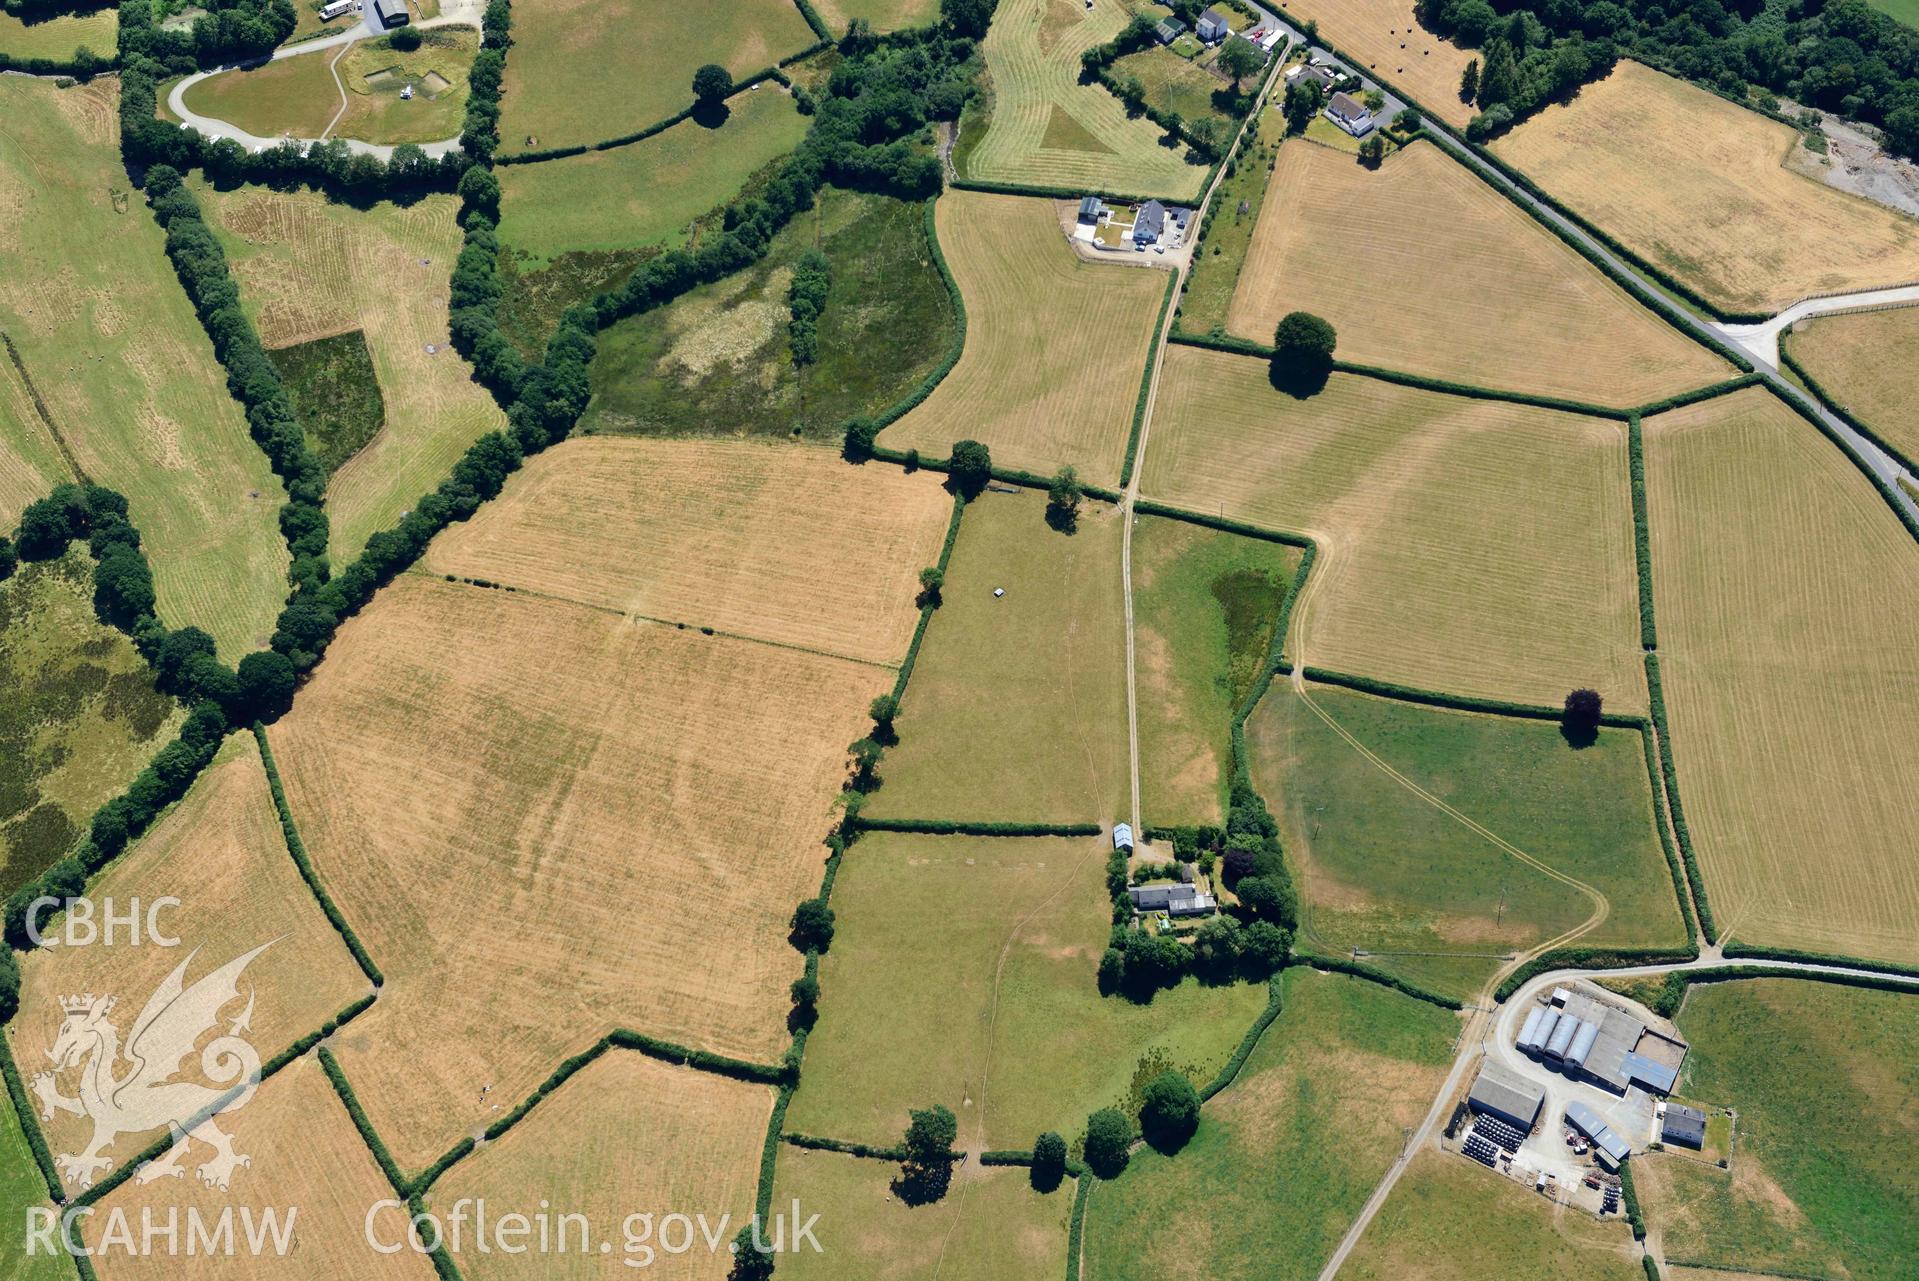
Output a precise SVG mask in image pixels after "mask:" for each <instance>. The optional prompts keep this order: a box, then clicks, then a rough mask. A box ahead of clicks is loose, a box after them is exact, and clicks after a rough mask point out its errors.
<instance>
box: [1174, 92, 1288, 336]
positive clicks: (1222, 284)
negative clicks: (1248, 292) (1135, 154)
mask: <svg viewBox="0 0 1919 1281" xmlns="http://www.w3.org/2000/svg"><path fill="white" fill-rule="evenodd" d="M1285 137H1286V117H1285V115H1284V114H1283V113H1282V112H1280V111H1278V110H1276V109H1273V108H1271V107H1267V108H1262V109H1261V111H1260V113H1259V120H1258V122H1257V123H1256V124H1254V126H1253V128H1252V132H1251V134H1250V136H1249V138H1248V140H1247V142H1246V144H1245V147H1244V149H1243V150H1242V151H1241V152H1240V153H1239V161H1238V163H1237V164H1235V165H1234V166H1233V169H1232V172H1230V173H1222V176H1221V178H1220V181H1219V188H1218V190H1216V191H1215V192H1214V193H1213V203H1212V206H1211V208H1212V221H1211V223H1210V224H1208V226H1207V229H1206V233H1205V235H1204V237H1202V239H1201V240H1200V243H1199V245H1198V247H1197V248H1196V249H1195V250H1194V251H1193V265H1192V268H1191V270H1190V271H1188V273H1187V276H1186V290H1185V292H1184V293H1183V294H1181V296H1180V297H1179V299H1178V300H1177V301H1176V302H1175V303H1174V306H1176V307H1177V308H1178V310H1179V321H1178V324H1179V327H1180V328H1181V329H1183V330H1185V331H1186V332H1188V333H1195V334H1206V333H1217V334H1219V335H1220V336H1222V337H1224V336H1225V333H1226V311H1227V308H1228V307H1230V306H1231V305H1232V301H1233V294H1234V292H1235V290H1237V288H1238V286H1239V277H1240V272H1241V271H1242V270H1243V269H1244V267H1245V264H1246V255H1247V251H1248V250H1249V248H1250V247H1251V245H1252V242H1253V232H1254V229H1255V228H1256V227H1257V225H1258V222H1259V215H1260V212H1261V210H1263V209H1264V208H1265V203H1266V196H1267V193H1268V189H1269V185H1270V182H1271V179H1272V172H1273V165H1274V163H1275V161H1276V160H1277V158H1278V149H1279V146H1280V143H1281V142H1283V141H1284V140H1285Z"/></svg>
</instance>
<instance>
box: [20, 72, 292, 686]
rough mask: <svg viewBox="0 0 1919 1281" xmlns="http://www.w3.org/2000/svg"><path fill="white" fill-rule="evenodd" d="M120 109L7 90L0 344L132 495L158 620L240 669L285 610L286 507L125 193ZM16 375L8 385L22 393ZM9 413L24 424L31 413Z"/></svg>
mask: <svg viewBox="0 0 1919 1281" xmlns="http://www.w3.org/2000/svg"><path fill="white" fill-rule="evenodd" d="M118 107H119V102H118V82H117V81H116V80H114V79H112V78H110V77H107V78H102V79H99V80H95V81H94V82H93V83H91V84H89V85H85V86H77V87H75V88H71V89H60V88H57V87H56V86H54V85H53V84H52V83H50V82H48V81H43V80H31V79H28V78H26V77H23V76H6V77H0V120H4V121H5V122H6V127H5V129H4V130H0V332H4V333H5V334H6V336H7V338H8V339H9V340H10V342H11V344H12V346H13V348H14V351H15V352H16V353H17V354H18V357H19V360H20V363H21V364H22V365H24V366H25V368H26V371H27V376H28V378H29V379H31V381H32V385H33V386H34V388H36V389H37V390H38V392H39V394H40V395H41V397H43V398H44V400H45V402H46V405H47V408H48V411H49V413H50V414H51V416H52V419H53V422H54V424H55V426H56V427H57V428H58V430H59V432H60V434H61V435H62V437H64V439H65V441H66V445H67V447H68V449H69V450H71V451H72V453H73V456H74V458H75V460H76V462H77V463H78V465H79V467H80V468H81V469H82V470H84V471H85V473H86V474H87V476H88V477H89V478H90V479H92V480H93V481H95V482H96V483H98V484H102V485H107V486H110V487H112V488H114V489H117V490H119V491H120V492H121V493H123V494H125V495H126V497H127V502H128V505H129V508H130V513H131V516H132V519H133V523H134V524H135V525H137V526H139V528H140V534H141V537H142V539H143V541H144V545H145V548H146V552H147V556H148V558H149V560H151V561H152V564H153V577H154V587H155V590H156V592H157V594H158V597H159V614H160V618H161V620H162V621H163V622H165V623H166V624H167V625H168V626H171V627H184V626H186V625H188V624H192V625H194V626H196V627H200V628H202V629H204V630H205V631H206V632H208V633H209V634H210V635H212V636H213V638H214V640H215V641H217V642H218V644H219V646H220V653H221V657H223V658H225V659H226V660H227V661H228V662H233V661H236V660H237V659H238V658H239V656H240V655H241V654H244V653H246V652H248V651H249V650H252V649H255V648H258V647H260V646H262V645H264V644H265V643H266V639H267V636H268V634H269V633H270V632H271V631H272V630H273V619H274V617H275V616H276V615H277V614H278V613H279V611H280V607H281V605H282V603H283V602H284V600H285V597H286V582H285V575H286V564H287V551H286V544H285V542H284V541H282V539H281V537H280V527H279V518H278V514H279V507H280V504H281V503H282V502H284V501H285V497H284V494H285V491H284V490H283V489H282V488H281V486H280V482H279V481H278V480H277V479H275V477H274V475H273V472H272V470H271V469H270V468H269V467H268V466H267V460H266V455H265V454H263V453H261V452H260V448H259V446H257V445H255V444H254V443H253V441H252V440H251V439H250V438H249V437H248V435H247V425H246V419H245V417H244V416H243V415H242V414H241V412H240V407H239V405H238V404H236V403H235V402H234V401H233V399H232V397H230V396H229V395H228V394H227V388H226V375H225V374H224V373H223V372H222V370H221V368H220V366H219V364H218V362H217V361H215V360H214V358H213V347H212V345H211V344H210V343H209V342H208V341H207V337H206V331H205V330H203V329H202V328H201V327H200V322H199V321H198V320H197V319H196V318H195V317H194V314H193V307H192V304H191V303H189V302H188V301H187V296H186V293H185V292H184V291H183V290H182V289H181V288H180V282H179V280H178V279H176V278H175V276H174V273H173V267H172V265H171V264H170V263H169V262H168V261H167V257H166V253H165V249H164V246H163V244H162V241H163V237H162V235H161V232H160V228H159V226H158V225H157V224H156V223H155V222H154V221H153V218H152V216H151V215H150V214H149V213H148V212H147V211H146V210H145V209H144V208H143V207H142V205H143V203H144V202H143V201H142V199H141V197H140V195H139V193H137V192H134V191H131V190H129V189H128V185H127V177H126V170H125V168H124V167H123V166H122V165H121V162H120V152H119V124H118V118H117V111H118ZM12 363H13V362H12V361H11V360H8V361H7V366H8V367H7V368H6V370H5V372H4V374H0V378H4V379H6V380H7V381H10V382H16V383H17V382H18V381H19V372H18V370H17V369H14V368H12V367H11V366H12ZM19 390H21V391H24V384H22V385H21V386H20V388H19ZM4 400H5V401H6V402H7V403H9V404H13V405H15V406H16V408H15V409H13V410H10V411H3V412H6V413H7V415H8V416H10V417H19V416H21V415H24V414H25V413H27V412H31V411H32V401H31V400H30V399H27V400H26V401H25V402H24V404H23V403H22V402H21V398H20V397H19V396H18V395H14V394H11V393H10V394H8V395H6V396H5V397H4Z"/></svg>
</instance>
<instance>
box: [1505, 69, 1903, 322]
mask: <svg viewBox="0 0 1919 1281" xmlns="http://www.w3.org/2000/svg"><path fill="white" fill-rule="evenodd" d="M1798 139H1799V135H1798V133H1797V131H1795V130H1794V129H1793V128H1792V127H1791V126H1790V125H1783V124H1780V123H1778V122H1777V121H1773V120H1768V119H1767V118H1766V117H1764V116H1761V115H1759V114H1758V113H1756V112H1752V111H1747V110H1746V109H1745V108H1743V107H1739V106H1735V105H1734V104H1732V103H1730V102H1727V101H1725V100H1724V99H1722V98H1719V97H1717V96H1715V95H1714V94H1711V93H1708V92H1707V91H1706V90H1704V89H1700V88H1698V87H1696V86H1694V85H1690V84H1687V83H1686V82H1685V81H1683V80H1676V79H1674V78H1673V77H1671V76H1667V75H1664V74H1662V73H1660V72H1657V71H1654V70H1652V69H1651V68H1650V67H1645V66H1642V65H1641V64H1639V63H1636V62H1627V61H1623V60H1622V61H1621V62H1620V63H1619V65H1618V66H1617V68H1615V69H1614V71H1613V73H1612V74H1611V75H1609V76H1607V77H1606V78H1605V79H1604V80H1600V81H1597V82H1595V83H1593V84H1589V85H1586V86H1585V87H1584V88H1582V89H1581V90H1580V91H1579V95H1578V96H1577V97H1576V98H1574V99H1573V100H1572V102H1571V103H1569V104H1567V105H1566V106H1552V107H1547V108H1546V109H1545V110H1543V111H1541V112H1540V113H1539V114H1538V115H1536V116H1534V117H1532V118H1531V119H1530V120H1528V121H1526V122H1525V123H1524V124H1522V125H1520V126H1519V127H1518V128H1517V129H1514V130H1513V131H1512V132H1511V133H1510V134H1508V135H1507V136H1506V137H1504V138H1502V139H1501V140H1500V141H1499V142H1497V143H1495V144H1494V146H1493V150H1494V151H1495V152H1496V153H1497V154H1498V155H1499V157H1500V159H1502V160H1504V161H1506V162H1507V163H1508V164H1511V165H1513V166H1515V167H1517V168H1519V169H1521V170H1523V171H1524V172H1525V173H1526V174H1527V175H1528V176H1529V177H1531V178H1532V179H1533V180H1534V181H1535V182H1537V183H1538V184H1539V185H1540V186H1541V187H1543V188H1545V189H1546V190H1547V191H1549V192H1551V193H1552V194H1553V195H1554V196H1556V197H1558V198H1559V199H1560V200H1562V201H1564V202H1565V203H1566V204H1567V205H1568V206H1570V207H1571V208H1572V209H1573V210H1574V211H1576V212H1577V213H1579V214H1580V215H1581V216H1582V217H1584V218H1586V219H1588V220H1589V221H1591V222H1593V223H1594V224H1596V225H1597V226H1599V227H1601V228H1602V229H1604V230H1605V231H1607V232H1609V233H1610V234H1612V235H1613V236H1614V237H1616V238H1617V239H1618V240H1619V241H1620V242H1621V243H1623V244H1624V245H1625V246H1626V247H1627V248H1628V249H1630V250H1632V251H1633V252H1634V253H1636V254H1638V255H1639V256H1640V257H1641V258H1643V259H1645V260H1646V261H1647V262H1649V263H1651V264H1652V265H1653V266H1655V267H1658V268H1661V269H1662V270H1664V271H1666V272H1668V273H1670V274H1671V275H1673V276H1674V277H1676V278H1678V279H1679V280H1680V281H1682V282H1684V283H1685V284H1687V285H1689V286H1690V287H1692V288H1693V289H1694V290H1696V291H1698V292H1699V293H1700V294H1703V295H1704V296H1705V297H1706V298H1708V299H1710V300H1711V301H1712V302H1714V303H1716V304H1717V305H1719V306H1720V307H1723V308H1726V309H1728V310H1733V311H1756V312H1776V311H1780V310H1782V309H1783V308H1785V307H1786V306H1787V305H1789V304H1790V303H1792V302H1794V301H1796V300H1798V299H1800V298H1803V297H1805V296H1806V295H1807V294H1812V293H1821V292H1826V291H1843V290H1854V289H1871V288H1876V287H1882V286H1886V285H1903V284H1909V283H1911V282H1912V281H1914V280H1919V221H1915V220H1913V219H1912V218H1909V217H1906V216H1905V215H1903V214H1897V213H1894V212H1893V211H1892V210H1890V209H1887V208H1885V207H1884V206H1883V205H1877V204H1874V203H1872V202H1871V201H1869V200H1866V199H1864V198H1862V197H1859V196H1854V195H1849V194H1847V193H1845V192H1842V191H1838V190H1836V189H1834V188H1832V187H1828V186H1826V185H1825V184H1823V183H1820V182H1817V181H1815V180H1813V179H1811V178H1807V177H1804V176H1802V175H1800V174H1796V173H1793V172H1792V171H1791V170H1789V169H1787V168H1785V167H1784V165H1783V164H1782V162H1783V160H1784V159H1785V157H1786V156H1787V154H1788V153H1789V152H1790V151H1791V149H1792V148H1794V147H1796V146H1798V145H1799V143H1798Z"/></svg>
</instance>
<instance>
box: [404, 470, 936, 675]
mask: <svg viewBox="0 0 1919 1281" xmlns="http://www.w3.org/2000/svg"><path fill="white" fill-rule="evenodd" d="M939 480H940V478H939V476H938V475H936V474H935V473H932V472H920V473H917V474H914V475H910V476H909V475H906V474H905V473H903V472H901V471H899V470H898V469H896V468H891V467H886V468H882V467H877V466H875V467H869V468H866V469H864V470H855V469H854V468H851V467H848V466H847V465H846V464H845V463H844V462H842V461H840V459H838V458H837V457H834V456H833V455H830V454H828V453H827V452H826V451H824V450H816V449H803V448H796V447H794V446H792V445H779V444H768V443H761V442H757V441H663V440H638V439H631V438H615V437H605V436H598V437H586V438H581V439H576V440H570V441H567V442H565V443H564V444H561V445H558V446H556V447H555V448H553V449H549V450H547V451H546V452H545V453H543V454H540V455H539V456H537V457H536V458H534V459H533V460H532V461H531V462H530V463H528V465H527V466H526V468H525V469H524V470H523V471H521V472H520V473H519V474H518V475H516V476H515V477H514V478H513V479H512V480H511V481H509V482H508V484H507V488H506V491H505V492H504V493H502V494H501V496H500V497H499V498H498V499H496V500H495V501H494V502H492V503H490V504H488V505H487V506H486V507H485V508H484V509H482V510H481V512H480V513H479V514H478V515H477V516H475V517H474V518H473V519H472V520H471V521H468V522H467V523H465V524H461V525H454V526H452V527H451V528H449V529H448V530H447V531H446V533H444V534H442V535H441V536H440V537H439V538H438V539H437V540H435V541H434V543H433V545H432V547H431V548H429V549H428V551H427V556H426V561H425V566H424V567H425V568H426V569H427V570H428V571H429V572H431V573H434V574H454V575H458V576H460V577H463V578H478V579H484V580H487V581H489V582H494V583H501V584H505V585H509V586H512V587H516V588H524V589H527V590H529V591H533V592H536V593H540V594H542V595H552V596H560V597H564V598H566V599H568V600H571V601H575V602H578V603H580V604H584V605H592V606H596V607H599V608H602V609H608V610H614V611H617V612H620V613H623V614H628V615H633V616H638V617H644V618H649V619H654V620H658V621H662V622H668V623H690V624H693V625H695V626H699V627H713V628H715V629H717V630H719V631H722V632H727V633H731V634H735V635H744V636H751V637H754V638H756V639H759V640H768V641H775V642H777V643H779V644H782V645H792V646H798V647H802V648H806V649H812V650H817V651H820V652H823V653H831V654H839V655H842V656H845V657H848V658H856V659H860V660H863V661H866V662H871V663H890V664H898V663H899V661H900V659H901V658H902V657H903V656H904V655H905V653H906V646H907V643H908V642H909V641H911V640H912V638H913V628H914V625H915V624H916V623H918V621H919V608H918V606H917V605H916V604H915V602H914V596H915V593H916V592H917V591H918V584H917V582H916V581H915V580H914V577H913V575H914V574H915V573H916V572H917V571H918V567H919V566H921V565H930V564H932V563H934V562H935V561H937V560H938V559H939V550H940V543H941V541H942V540H943V539H944V538H945V536H946V528H947V524H948V522H949V520H950V518H951V515H952V509H953V500H952V499H951V498H949V497H948V496H947V495H946V493H945V491H944V490H942V489H941V488H940V485H939ZM795 494H805V495H806V496H807V497H806V501H805V502H800V503H796V502H794V501H793V497H794V495H795ZM608 547H617V548H622V549H632V551H633V553H634V554H633V555H632V556H631V557H628V556H608V555H606V554H605V552H606V549H607V548H608Z"/></svg>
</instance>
